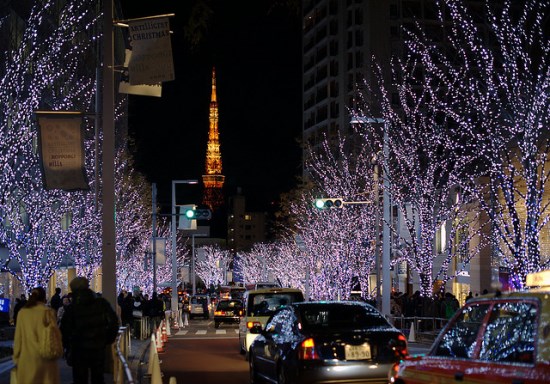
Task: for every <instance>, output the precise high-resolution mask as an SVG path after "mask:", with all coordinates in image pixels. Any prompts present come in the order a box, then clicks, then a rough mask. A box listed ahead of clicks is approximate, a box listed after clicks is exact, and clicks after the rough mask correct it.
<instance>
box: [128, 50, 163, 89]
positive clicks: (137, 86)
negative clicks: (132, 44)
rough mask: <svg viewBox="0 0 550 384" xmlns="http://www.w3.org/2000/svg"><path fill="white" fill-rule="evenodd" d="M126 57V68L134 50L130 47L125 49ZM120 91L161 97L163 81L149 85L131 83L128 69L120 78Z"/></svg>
mask: <svg viewBox="0 0 550 384" xmlns="http://www.w3.org/2000/svg"><path fill="white" fill-rule="evenodd" d="M125 52H126V54H125V56H124V57H125V59H124V68H128V65H129V64H130V59H131V57H132V51H131V50H129V49H126V50H125ZM118 92H119V93H127V94H130V95H138V96H154V97H161V96H162V83H158V84H155V85H147V84H139V85H131V84H130V79H129V76H128V70H125V71H124V72H123V73H122V77H121V79H120V83H119V85H118Z"/></svg>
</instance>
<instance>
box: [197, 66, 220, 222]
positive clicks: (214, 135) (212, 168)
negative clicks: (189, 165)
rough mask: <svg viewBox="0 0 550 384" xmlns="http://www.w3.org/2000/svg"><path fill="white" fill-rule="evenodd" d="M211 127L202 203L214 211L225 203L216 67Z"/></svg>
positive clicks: (213, 69) (211, 103) (213, 74)
mask: <svg viewBox="0 0 550 384" xmlns="http://www.w3.org/2000/svg"><path fill="white" fill-rule="evenodd" d="M209 118H210V129H209V130H208V145H207V148H206V174H205V175H202V182H203V184H204V195H203V201H202V203H203V204H204V205H207V206H208V207H209V208H210V209H211V210H212V212H214V211H215V210H217V209H218V208H219V207H221V206H222V205H223V202H224V198H223V192H222V188H223V183H224V181H225V176H224V175H222V155H221V152H220V140H219V138H220V137H219V136H220V134H219V131H218V101H217V97H216V69H215V68H212V97H211V99H210V116H209Z"/></svg>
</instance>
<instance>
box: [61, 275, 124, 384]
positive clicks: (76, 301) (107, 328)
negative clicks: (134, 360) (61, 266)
mask: <svg viewBox="0 0 550 384" xmlns="http://www.w3.org/2000/svg"><path fill="white" fill-rule="evenodd" d="M69 287H70V288H71V292H72V299H71V304H70V305H68V306H67V307H66V308H65V313H64V314H63V317H62V319H61V333H62V334H63V346H64V347H65V349H66V359H67V364H68V365H70V366H72V368H73V384H88V378H89V377H90V378H91V383H92V384H104V383H105V380H104V372H105V355H106V352H107V348H108V347H110V345H111V344H112V343H113V342H114V341H115V339H116V336H117V334H118V329H119V321H118V317H117V315H116V313H115V311H114V310H113V308H112V307H111V304H109V302H108V301H107V300H106V299H104V298H102V297H97V295H96V294H95V293H94V292H93V291H92V290H91V289H90V288H89V282H88V279H86V278H85V277H76V278H74V279H73V280H72V281H71V283H70V284H69Z"/></svg>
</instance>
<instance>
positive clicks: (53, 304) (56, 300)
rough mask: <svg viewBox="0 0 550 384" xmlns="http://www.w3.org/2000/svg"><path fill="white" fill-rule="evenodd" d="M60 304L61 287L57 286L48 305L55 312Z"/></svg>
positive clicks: (61, 302) (61, 303)
mask: <svg viewBox="0 0 550 384" xmlns="http://www.w3.org/2000/svg"><path fill="white" fill-rule="evenodd" d="M62 305H63V301H62V300H61V288H59V287H57V288H56V289H55V293H54V294H53V296H52V298H51V299H50V307H51V308H52V309H53V310H54V311H55V312H56V313H57V310H58V309H59V307H61V306H62Z"/></svg>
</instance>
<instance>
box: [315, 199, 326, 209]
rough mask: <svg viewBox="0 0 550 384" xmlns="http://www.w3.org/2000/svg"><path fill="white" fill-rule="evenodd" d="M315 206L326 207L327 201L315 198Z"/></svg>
mask: <svg viewBox="0 0 550 384" xmlns="http://www.w3.org/2000/svg"><path fill="white" fill-rule="evenodd" d="M315 207H317V208H319V209H323V208H325V201H324V200H323V199H317V200H315Z"/></svg>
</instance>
